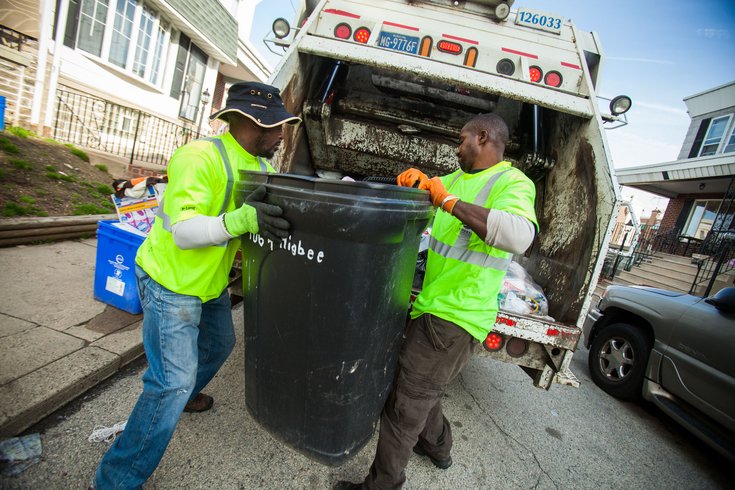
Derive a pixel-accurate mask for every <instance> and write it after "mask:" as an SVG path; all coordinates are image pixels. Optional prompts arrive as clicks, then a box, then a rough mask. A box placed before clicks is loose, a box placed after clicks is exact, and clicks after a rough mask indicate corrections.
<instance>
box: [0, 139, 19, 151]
mask: <svg viewBox="0 0 735 490" xmlns="http://www.w3.org/2000/svg"><path fill="white" fill-rule="evenodd" d="M0 150H2V151H4V152H5V153H7V154H8V155H17V154H18V153H20V150H19V149H18V147H17V146H15V145H14V144H13V143H12V142H11V141H10V140H9V139H8V138H0Z"/></svg>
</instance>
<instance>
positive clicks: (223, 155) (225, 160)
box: [156, 138, 268, 246]
mask: <svg viewBox="0 0 735 490" xmlns="http://www.w3.org/2000/svg"><path fill="white" fill-rule="evenodd" d="M201 141H209V142H211V143H213V144H214V146H215V147H216V148H217V151H218V152H219V155H220V160H222V165H223V166H224V168H225V173H226V174H227V185H226V187H225V199H224V201H223V202H222V209H221V210H220V212H219V213H218V215H221V214H222V213H224V212H225V211H226V210H227V204H228V203H229V202H230V195H231V194H232V186H233V185H234V177H233V175H232V168H231V167H230V159H229V157H228V156H227V151H226V150H225V145H223V144H222V140H221V139H220V138H202V140H201ZM258 163H259V164H260V171H261V172H267V171H268V167H266V165H265V162H264V161H263V159H262V158H260V157H258ZM156 218H157V219H160V220H161V226H163V229H164V230H166V231H168V232H169V233H171V217H170V216H169V215H168V214H166V213H165V212H164V210H163V198H161V202H159V203H158V209H157V210H156ZM225 245H227V242H225V243H220V244H218V245H217V246H225Z"/></svg>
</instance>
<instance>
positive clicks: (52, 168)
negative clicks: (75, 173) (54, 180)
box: [46, 165, 56, 172]
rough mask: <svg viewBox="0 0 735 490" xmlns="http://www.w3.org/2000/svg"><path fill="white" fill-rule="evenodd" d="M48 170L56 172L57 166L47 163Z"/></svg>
mask: <svg viewBox="0 0 735 490" xmlns="http://www.w3.org/2000/svg"><path fill="white" fill-rule="evenodd" d="M46 170H48V171H49V172H56V167H54V166H53V165H46Z"/></svg>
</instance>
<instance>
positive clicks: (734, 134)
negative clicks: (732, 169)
mask: <svg viewBox="0 0 735 490" xmlns="http://www.w3.org/2000/svg"><path fill="white" fill-rule="evenodd" d="M733 151H735V124H733V125H732V128H730V137H729V138H728V139H727V143H726V144H725V149H724V150H722V153H730V152H733Z"/></svg>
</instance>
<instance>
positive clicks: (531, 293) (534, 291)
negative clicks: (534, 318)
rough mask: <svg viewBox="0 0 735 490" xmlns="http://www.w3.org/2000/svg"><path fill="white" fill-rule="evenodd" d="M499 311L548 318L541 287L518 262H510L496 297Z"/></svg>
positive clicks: (546, 302) (546, 303) (547, 308)
mask: <svg viewBox="0 0 735 490" xmlns="http://www.w3.org/2000/svg"><path fill="white" fill-rule="evenodd" d="M498 303H499V306H500V309H501V310H503V311H507V312H509V313H515V314H518V315H538V316H542V317H549V303H548V301H547V299H546V296H545V295H544V291H543V289H541V286H539V285H538V284H536V282H535V281H534V280H533V278H532V277H531V275H530V274H528V272H526V269H524V268H523V266H521V265H520V264H519V263H518V262H515V261H513V262H511V263H510V266H509V267H508V271H507V272H506V273H505V279H504V280H503V286H502V287H501V289H500V294H499V295H498Z"/></svg>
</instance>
